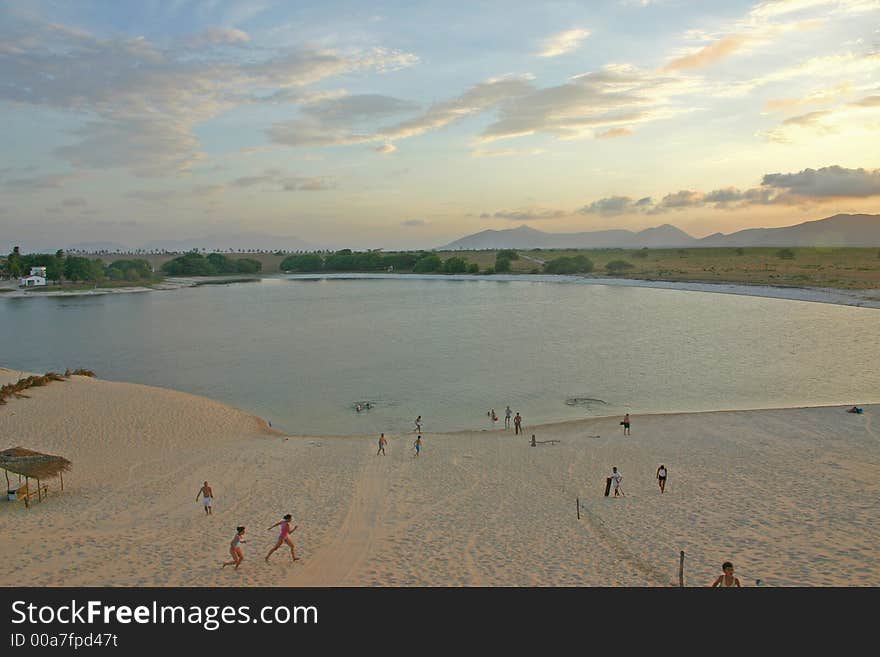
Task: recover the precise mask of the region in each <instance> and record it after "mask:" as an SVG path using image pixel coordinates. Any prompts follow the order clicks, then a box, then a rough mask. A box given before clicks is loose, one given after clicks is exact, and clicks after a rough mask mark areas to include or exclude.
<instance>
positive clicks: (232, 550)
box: [223, 526, 247, 570]
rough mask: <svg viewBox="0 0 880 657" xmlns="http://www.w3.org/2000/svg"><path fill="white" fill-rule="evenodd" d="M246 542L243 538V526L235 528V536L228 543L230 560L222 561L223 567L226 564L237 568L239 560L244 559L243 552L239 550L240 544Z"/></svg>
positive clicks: (239, 563)
mask: <svg viewBox="0 0 880 657" xmlns="http://www.w3.org/2000/svg"><path fill="white" fill-rule="evenodd" d="M242 543H247V541H246V540H244V526H242V527H236V528H235V537H234V538H233V539H232V542H231V543H230V544H229V554H231V555H232V561H226V562H224V563H223V567H224V568H226V566H233V565H234V566H235V569H236V570H238V567H239V566H240V565H241V562H242V561H244V553H243V552H242V551H241V544H242Z"/></svg>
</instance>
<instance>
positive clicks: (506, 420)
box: [504, 406, 513, 429]
mask: <svg viewBox="0 0 880 657" xmlns="http://www.w3.org/2000/svg"><path fill="white" fill-rule="evenodd" d="M511 415H513V411H511V410H510V406H508V407H507V408H505V409H504V428H505V429H510V416H511Z"/></svg>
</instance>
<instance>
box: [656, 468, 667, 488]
mask: <svg viewBox="0 0 880 657" xmlns="http://www.w3.org/2000/svg"><path fill="white" fill-rule="evenodd" d="M667 476H669V471H668V470H667V469H666V466H665V465H663V464H662V463H661V464H660V467H659V468H657V483H658V484H660V492H661V493H665V492H666V477H667Z"/></svg>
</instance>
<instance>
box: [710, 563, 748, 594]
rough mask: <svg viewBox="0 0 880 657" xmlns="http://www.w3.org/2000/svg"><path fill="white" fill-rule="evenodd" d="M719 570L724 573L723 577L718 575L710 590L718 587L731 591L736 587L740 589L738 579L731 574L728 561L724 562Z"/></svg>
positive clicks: (730, 565)
mask: <svg viewBox="0 0 880 657" xmlns="http://www.w3.org/2000/svg"><path fill="white" fill-rule="evenodd" d="M721 570H723V571H724V574H723V575H719V576H718V579H716V580H715V581H714V582H712V588H713V589H714V588H715V587H718V588H719V589H732V588H736V587H740V588H741V587H742V584H740V583H739V578H738V577H736V576H735V575H734V574H733V564H732V563H730V562H729V561H725V562H724V563H723V564H721Z"/></svg>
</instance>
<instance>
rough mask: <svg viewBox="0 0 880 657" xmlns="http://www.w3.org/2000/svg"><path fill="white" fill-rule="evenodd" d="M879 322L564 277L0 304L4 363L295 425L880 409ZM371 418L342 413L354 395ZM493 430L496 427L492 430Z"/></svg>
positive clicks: (307, 285) (352, 430)
mask: <svg viewBox="0 0 880 657" xmlns="http://www.w3.org/2000/svg"><path fill="white" fill-rule="evenodd" d="M878 353H880V311H878V310H871V309H864V308H854V307H846V306H833V305H828V304H820V303H806V302H800V301H787V300H779V299H760V298H753V297H744V296H734V295H726V294H710V293H704V292H685V291H677V290H659V289H650V288H628V287H608V286H602V285H583V284H577V283H559V282H535V281H522V280H520V281H512V282H504V281H497V280H496V281H493V280H485V279H483V280H480V279H477V280H448V279H443V278H434V279H431V280H412V279H408V280H402V279H379V280H375V279H372V280H343V279H332V278H331V279H323V280H302V279H288V278H266V279H263V280H262V281H260V282H256V283H247V284H233V285H222V286H205V287H200V288H184V289H180V290H173V291H167V292H153V293H144V294H119V295H104V296H92V297H67V298H59V297H47V298H41V299H33V298H28V299H8V300H5V301H2V302H0V365H2V366H5V367H10V368H18V369H23V370H30V371H39V372H44V371H47V370H61V371H63V370H64V369H65V368H67V367H70V368H74V367H88V368H90V369H93V370H95V371H96V372H97V373H98V375H99V376H100V377H102V378H105V379H111V380H118V381H131V382H136V383H146V384H150V385H159V386H164V387H169V388H176V389H180V390H184V391H187V392H191V393H195V394H200V395H206V396H208V397H212V398H214V399H217V400H219V401H223V402H226V403H229V404H232V405H234V406H237V407H239V408H242V409H245V410H248V411H251V412H253V413H256V414H258V415H260V416H262V417H265V418H267V419H269V420H270V421H271V422H272V424H273V425H274V426H276V427H280V428H282V429H284V430H286V431H289V432H293V433H312V434H360V433H367V434H374V433H377V432H378V431H387V432H398V431H403V430H408V429H411V428H412V421H413V419H414V418H415V417H416V416H417V415H422V416H423V418H424V419H423V427H424V430H425V431H427V432H431V431H451V430H456V429H465V428H478V429H479V428H489V427H490V426H491V425H492V423H491V422H490V421H489V420H488V419H487V417H486V413H487V411H488V410H489V409H490V408H493V407H494V408H495V409H496V411H497V412H498V414H499V416H500V417H501V418H502V420H501V422H499V424H503V409H504V407H505V405H507V404H510V406H511V408H512V409H513V410H514V412H515V411H519V412H521V413H522V414H523V417H524V419H525V425H526V426H528V425H529V424H536V423H539V422H547V421H551V420H561V419H572V418H581V417H587V416H596V415H615V414H622V413H624V412H626V411H629V412H630V413H635V414H639V413H649V412H662V411H695V410H712V409H737V408H761V407H764V408H767V407H778V406H798V405H814V404H853V403H869V402H876V401H878V400H880V366H878V364H877V354H878ZM358 401H370V402H372V403H373V408H372V409H371V410H369V411H366V412H362V413H357V412H355V410H354V404H355V403H356V402H358ZM495 426H497V425H495Z"/></svg>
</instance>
